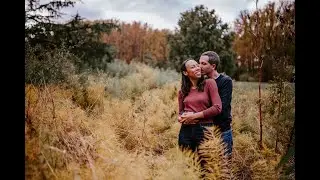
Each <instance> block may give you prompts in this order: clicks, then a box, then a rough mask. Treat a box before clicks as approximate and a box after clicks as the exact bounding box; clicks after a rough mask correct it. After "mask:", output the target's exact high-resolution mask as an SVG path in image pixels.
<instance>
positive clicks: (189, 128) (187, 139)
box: [178, 124, 204, 152]
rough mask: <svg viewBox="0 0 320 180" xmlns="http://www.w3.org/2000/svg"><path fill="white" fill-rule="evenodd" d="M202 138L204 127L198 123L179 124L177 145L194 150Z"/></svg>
mask: <svg viewBox="0 0 320 180" xmlns="http://www.w3.org/2000/svg"><path fill="white" fill-rule="evenodd" d="M203 139H204V128H203V127H202V126H201V125H200V124H194V125H185V124H182V125H181V128H180V132H179V139H178V144H179V147H181V148H183V149H184V148H188V149H191V150H192V151H193V152H194V151H195V150H196V149H197V147H198V146H199V145H200V143H201V142H202V141H203Z"/></svg>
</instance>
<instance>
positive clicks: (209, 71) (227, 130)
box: [199, 51, 233, 158]
mask: <svg viewBox="0 0 320 180" xmlns="http://www.w3.org/2000/svg"><path fill="white" fill-rule="evenodd" d="M199 63H200V68H201V73H202V74H203V75H205V76H207V78H213V79H215V80H216V83H217V86H218V91H219V96H220V98H221V101H222V112H221V113H220V114H218V115H216V116H215V117H214V121H213V124H214V125H215V126H217V127H218V128H219V129H220V130H221V135H222V140H223V141H224V143H225V144H226V145H227V154H228V155H229V158H231V154H232V146H233V138H232V129H231V121H232V116H231V99H232V87H233V85H232V79H231V78H230V77H229V76H227V75H223V74H220V73H218V71H217V68H218V65H219V64H220V58H219V56H218V54H217V53H215V52H214V51H207V52H204V53H202V54H201V57H200V59H199Z"/></svg>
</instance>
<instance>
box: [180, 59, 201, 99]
mask: <svg viewBox="0 0 320 180" xmlns="http://www.w3.org/2000/svg"><path fill="white" fill-rule="evenodd" d="M189 60H193V59H187V60H185V61H183V63H182V65H181V68H180V71H181V91H182V94H183V98H184V97H186V96H187V95H188V94H189V92H190V89H191V86H192V83H191V81H190V79H189V77H188V76H186V75H184V74H183V71H187V68H186V63H187V62H188V61H189ZM204 84H205V81H204V77H203V76H201V77H200V79H199V80H198V83H197V89H198V91H202V92H203V89H204Z"/></svg>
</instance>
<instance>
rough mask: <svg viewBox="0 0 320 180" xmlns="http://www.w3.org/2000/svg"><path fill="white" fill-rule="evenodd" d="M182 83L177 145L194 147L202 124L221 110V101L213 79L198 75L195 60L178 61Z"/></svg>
mask: <svg viewBox="0 0 320 180" xmlns="http://www.w3.org/2000/svg"><path fill="white" fill-rule="evenodd" d="M181 73H182V79H181V80H182V84H181V90H179V94H178V101H179V117H178V120H179V122H180V123H182V125H181V129H180V132H179V141H178V142H179V146H180V147H182V148H190V149H191V150H192V151H195V150H196V149H197V147H198V146H199V144H200V143H201V141H202V140H203V138H204V128H203V127H202V126H203V125H208V124H212V122H213V119H212V118H209V117H213V116H215V115H217V114H219V113H221V109H222V103H221V99H220V96H219V94H218V87H217V84H216V82H215V80H214V79H204V78H203V77H202V76H201V69H200V66H199V64H198V63H197V62H196V61H195V60H193V59H187V60H185V61H184V62H183V63H182V66H181Z"/></svg>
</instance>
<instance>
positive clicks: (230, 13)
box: [41, 0, 278, 30]
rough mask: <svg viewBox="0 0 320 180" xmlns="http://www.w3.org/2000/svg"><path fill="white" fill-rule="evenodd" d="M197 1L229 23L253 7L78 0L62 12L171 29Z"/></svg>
mask: <svg viewBox="0 0 320 180" xmlns="http://www.w3.org/2000/svg"><path fill="white" fill-rule="evenodd" d="M41 1H47V0H41ZM268 1H273V2H274V1H278V0H259V3H258V6H259V7H262V6H264V5H265V4H266V3H267V2H268ZM199 4H203V5H204V6H206V7H208V8H209V10H211V9H215V10H216V13H217V15H218V16H219V17H220V18H221V19H222V21H223V22H226V23H229V24H230V25H231V24H232V22H233V21H234V20H235V18H236V17H237V16H238V15H239V12H240V11H241V10H245V9H247V10H253V9H254V8H255V2H254V0H82V3H81V2H79V3H77V4H76V5H75V7H73V8H68V9H65V10H64V12H65V13H67V14H68V15H73V14H75V13H76V12H79V14H80V15H81V16H82V17H84V18H86V19H89V20H95V19H111V18H115V19H118V20H120V21H125V22H132V21H134V20H135V21H141V22H143V23H145V22H146V23H148V24H149V25H151V27H153V28H159V29H163V28H167V29H171V30H173V29H174V28H175V27H176V26H177V23H178V19H179V18H180V13H181V12H184V11H186V10H189V9H191V8H193V7H195V6H196V5H199ZM69 17H70V16H66V17H65V18H68V19H69Z"/></svg>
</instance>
